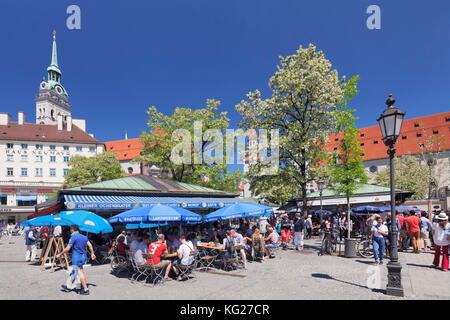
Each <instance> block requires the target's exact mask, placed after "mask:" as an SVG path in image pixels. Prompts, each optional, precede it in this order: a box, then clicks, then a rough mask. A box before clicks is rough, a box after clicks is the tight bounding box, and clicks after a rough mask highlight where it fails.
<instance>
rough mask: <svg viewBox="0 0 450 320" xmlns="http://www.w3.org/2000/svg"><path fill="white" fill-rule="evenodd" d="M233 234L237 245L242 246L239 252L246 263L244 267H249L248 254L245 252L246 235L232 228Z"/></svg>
mask: <svg viewBox="0 0 450 320" xmlns="http://www.w3.org/2000/svg"><path fill="white" fill-rule="evenodd" d="M231 236H232V237H233V238H234V241H235V243H236V245H237V246H239V245H240V246H241V249H240V250H239V253H240V254H241V257H242V262H243V263H244V268H245V269H247V256H246V254H245V243H244V237H243V236H242V234H241V233H240V232H236V230H231Z"/></svg>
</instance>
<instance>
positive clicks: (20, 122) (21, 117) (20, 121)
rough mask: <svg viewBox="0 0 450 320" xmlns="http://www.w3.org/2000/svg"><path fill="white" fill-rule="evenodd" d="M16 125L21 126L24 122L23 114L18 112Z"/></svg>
mask: <svg viewBox="0 0 450 320" xmlns="http://www.w3.org/2000/svg"><path fill="white" fill-rule="evenodd" d="M17 122H18V124H20V125H22V124H24V122H25V112H23V111H19V117H18V121H17Z"/></svg>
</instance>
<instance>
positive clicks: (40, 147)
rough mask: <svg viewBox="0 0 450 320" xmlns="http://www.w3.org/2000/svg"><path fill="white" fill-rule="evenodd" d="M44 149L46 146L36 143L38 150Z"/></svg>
mask: <svg viewBox="0 0 450 320" xmlns="http://www.w3.org/2000/svg"><path fill="white" fill-rule="evenodd" d="M42 149H44V146H43V145H42V144H37V145H36V150H42Z"/></svg>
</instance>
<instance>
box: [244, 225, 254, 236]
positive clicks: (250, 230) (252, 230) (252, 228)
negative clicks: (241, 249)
mask: <svg viewBox="0 0 450 320" xmlns="http://www.w3.org/2000/svg"><path fill="white" fill-rule="evenodd" d="M255 229H256V226H252V227H250V225H249V226H248V229H247V231H246V232H245V236H246V237H247V238H251V237H252V235H253V232H255Z"/></svg>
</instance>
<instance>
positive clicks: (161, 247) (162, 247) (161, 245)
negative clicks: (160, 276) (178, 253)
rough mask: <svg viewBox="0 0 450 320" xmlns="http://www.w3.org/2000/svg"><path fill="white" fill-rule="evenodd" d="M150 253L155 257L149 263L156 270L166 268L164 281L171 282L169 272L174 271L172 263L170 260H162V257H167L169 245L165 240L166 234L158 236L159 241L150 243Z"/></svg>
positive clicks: (149, 259)
mask: <svg viewBox="0 0 450 320" xmlns="http://www.w3.org/2000/svg"><path fill="white" fill-rule="evenodd" d="M148 253H149V254H152V255H153V259H151V258H148V259H147V263H148V264H152V265H153V266H154V267H155V268H156V269H164V268H166V273H165V275H164V281H167V280H169V272H170V269H172V262H170V261H169V260H161V256H166V255H167V245H166V241H165V240H164V234H162V233H161V234H159V235H158V241H156V242H152V243H150V245H149V246H148Z"/></svg>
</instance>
